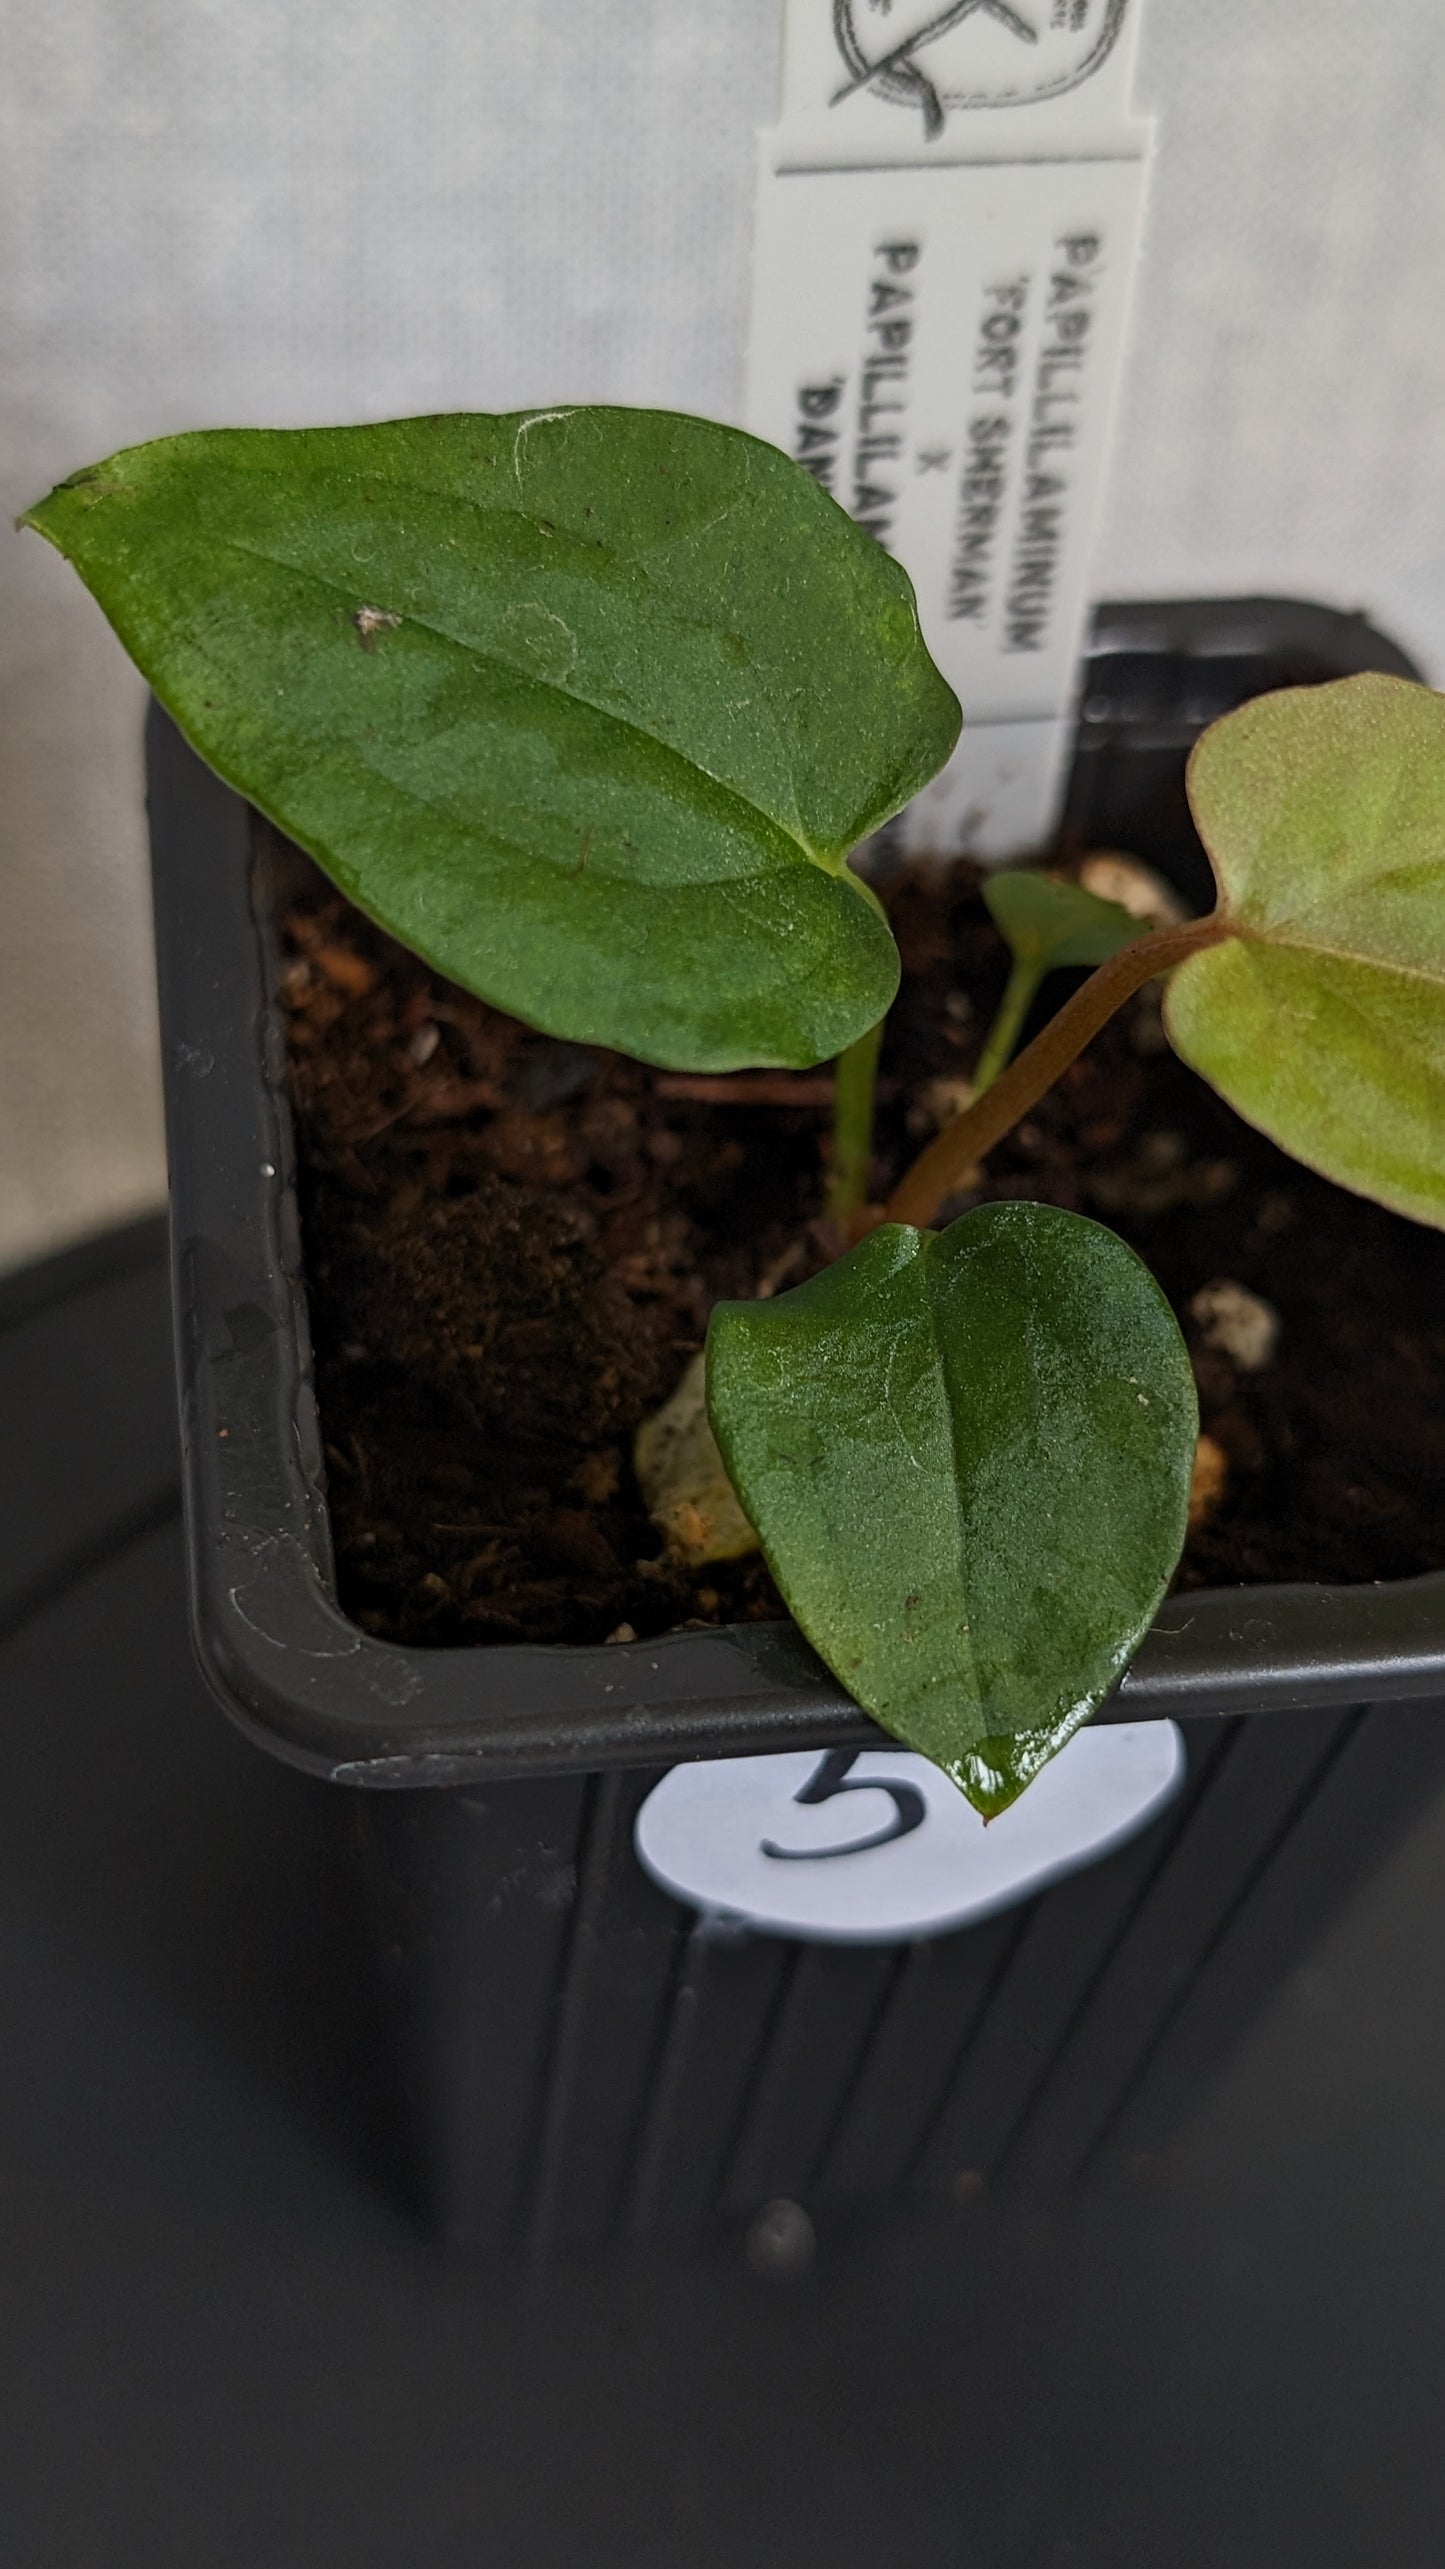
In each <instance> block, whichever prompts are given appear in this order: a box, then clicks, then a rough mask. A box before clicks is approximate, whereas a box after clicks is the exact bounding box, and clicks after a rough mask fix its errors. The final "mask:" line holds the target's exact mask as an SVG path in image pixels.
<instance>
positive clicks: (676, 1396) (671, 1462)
mask: <svg viewBox="0 0 1445 2569" xmlns="http://www.w3.org/2000/svg"><path fill="white" fill-rule="evenodd" d="M632 1460H633V1463H634V1466H635V1468H636V1472H637V1479H638V1484H639V1486H640V1488H641V1491H642V1495H643V1497H644V1499H645V1500H646V1502H647V1512H648V1515H649V1516H650V1517H651V1518H652V1521H653V1523H654V1525H656V1526H658V1527H660V1529H661V1531H662V1532H663V1534H665V1535H666V1537H667V1546H668V1550H669V1551H670V1552H672V1553H674V1554H675V1555H676V1556H677V1557H678V1558H679V1559H681V1560H683V1561H688V1562H692V1563H694V1564H697V1565H700V1564H701V1563H702V1562H704V1561H741V1560H744V1559H745V1558H746V1556H747V1555H748V1553H750V1552H756V1550H757V1548H758V1538H757V1535H756V1533H755V1532H754V1529H753V1528H752V1526H751V1525H749V1523H748V1520H747V1518H746V1517H745V1516H744V1514H743V1512H742V1509H741V1508H740V1507H739V1505H738V1500H737V1492H736V1491H735V1490H734V1488H733V1485H732V1483H731V1481H730V1480H729V1479H728V1476H727V1466H726V1464H725V1463H724V1461H723V1458H722V1456H721V1454H720V1453H719V1452H718V1449H717V1440H716V1438H715V1437H714V1435H713V1432H712V1429H711V1427H710V1426H709V1424H708V1415H707V1375H706V1359H705V1357H704V1356H702V1355H697V1356H694V1357H693V1359H692V1362H691V1364H690V1365H689V1366H688V1368H687V1371H686V1373H685V1374H684V1375H683V1378H682V1380H681V1382H680V1383H679V1384H678V1387H677V1389H676V1391H675V1392H674V1393H673V1395H672V1397H671V1399H670V1400H667V1401H664V1403H663V1405H662V1407H661V1409H660V1410H658V1411H657V1412H656V1413H655V1415H654V1416H653V1417H651V1418H649V1419H645V1420H644V1421H643V1424H642V1426H641V1427H639V1429H638V1431H637V1435H636V1438H635V1440H634V1443H633V1448H632Z"/></svg>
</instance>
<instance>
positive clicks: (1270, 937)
mask: <svg viewBox="0 0 1445 2569" xmlns="http://www.w3.org/2000/svg"><path fill="white" fill-rule="evenodd" d="M1222 917H1223V920H1224V922H1225V924H1227V926H1228V930H1229V934H1230V937H1232V938H1237V939H1238V941H1239V943H1240V944H1241V945H1242V946H1245V947H1250V946H1262V947H1263V948H1264V950H1265V952H1266V953H1269V952H1270V950H1271V949H1272V948H1275V947H1278V948H1280V949H1282V950H1283V951H1284V952H1285V953H1286V954H1306V955H1315V956H1318V957H1319V958H1320V959H1321V961H1323V962H1327V963H1349V964H1353V965H1354V966H1355V967H1356V969H1357V970H1358V971H1361V972H1380V973H1385V974H1387V975H1392V976H1394V977H1396V978H1398V979H1399V980H1401V981H1423V982H1424V984H1425V987H1426V988H1427V990H1437V991H1438V990H1441V989H1445V966H1442V969H1441V970H1440V971H1439V972H1429V971H1427V970H1426V969H1425V968H1424V967H1423V966H1422V965H1420V964H1411V963H1397V962H1394V961H1393V960H1392V961H1388V962H1387V961H1385V960H1383V959H1382V958H1381V957H1380V956H1379V955H1374V954H1357V953H1355V951H1354V949H1353V948H1352V947H1350V946H1338V945H1326V944H1324V943H1323V942H1322V940H1321V939H1320V938H1318V937H1307V936H1290V935H1288V934H1285V933H1283V932H1282V931H1281V930H1280V929H1278V928H1274V927H1270V928H1263V927H1255V926H1253V925H1251V924H1250V923H1249V922H1248V921H1246V920H1243V919H1241V918H1240V917H1239V916H1238V915H1237V914H1232V913H1230V912H1227V911H1226V912H1223V913H1222ZM1290 925H1291V922H1290V921H1288V920H1286V922H1285V928H1286V929H1288V927H1289V926H1290ZM1226 942H1227V940H1225V939H1221V940H1220V945H1221V946H1222V945H1224V944H1225V943H1226ZM1214 950H1215V949H1213V948H1211V947H1206V948H1205V949H1204V952H1205V953H1210V952H1213V951H1214ZM1194 960H1195V958H1194V957H1193V956H1187V957H1186V958H1185V965H1184V966H1183V967H1181V969H1187V966H1188V964H1189V963H1191V962H1193V961H1194Z"/></svg>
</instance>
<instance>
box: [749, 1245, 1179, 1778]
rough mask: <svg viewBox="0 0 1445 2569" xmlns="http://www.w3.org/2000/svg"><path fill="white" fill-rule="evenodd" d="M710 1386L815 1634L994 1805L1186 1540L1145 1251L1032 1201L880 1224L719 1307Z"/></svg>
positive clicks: (1086, 1686)
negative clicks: (757, 1293) (912, 1223)
mask: <svg viewBox="0 0 1445 2569" xmlns="http://www.w3.org/2000/svg"><path fill="white" fill-rule="evenodd" d="M708 1400H709V1408H710V1412H711V1416H712V1423H713V1429H714V1432H715V1434H716V1436H717V1440H718V1444H719V1446H720V1447H721V1449H722V1454H723V1458H724V1460H725V1462H726V1464H727V1468H728V1472H729V1474H730V1476H731V1479H732V1481H733V1483H734V1485H735V1487H736V1489H737V1493H738V1496H739V1498H740V1500H741V1501H742V1505H743V1507H744V1508H745V1510H746V1512H747V1514H748V1516H749V1517H750V1518H751V1520H752V1522H753V1524H754V1525H755V1526H756V1527H757V1529H758V1533H759V1536H760V1537H761V1540H762V1545H763V1550H764V1552H765V1553H766V1555H767V1558H768V1561H769V1564H770V1566H771V1568H772V1571H773V1575H774V1577H775V1578H776V1580H777V1583H778V1586H779V1587H780V1589H781V1590H782V1593H783V1595H784V1596H785V1597H786V1599H787V1601H788V1604H789V1605H790V1607H791V1608H792V1610H793V1613H794V1614H795V1615H796V1617H797V1619H798V1622H799V1623H800V1625H801V1626H802V1628H803V1630H804V1632H805V1633H806V1634H807V1636H808V1639H809V1640H810V1641H811V1642H812V1644H813V1646H814V1648H815V1649H816V1650H817V1651H818V1652H819V1653H820V1654H821V1656H822V1657H823V1658H824V1659H825V1660H826V1661H827V1663H828V1665H829V1667H830V1668H831V1669H832V1670H833V1672H834V1674H835V1675H836V1676H837V1677H838V1678H840V1679H841V1681H842V1683H843V1684H844V1685H845V1686H846V1687H847V1688H848V1690H849V1692H850V1693H851V1694H852V1695H854V1696H856V1698H857V1700H858V1702H859V1703H860V1704H863V1705H864V1706H866V1708H867V1710H868V1711H869V1712H871V1713H873V1714H875V1715H876V1717H877V1719H878V1720H879V1721H881V1722H883V1723H884V1724H886V1726H887V1728H888V1729H889V1730H891V1731H893V1732H895V1733H896V1735H897V1736H898V1737H899V1738H900V1739H904V1740H907V1741H908V1743H909V1744H910V1746H912V1747H914V1748H918V1749H921V1750H923V1752H924V1753H925V1755H927V1756H929V1757H931V1758H933V1759H935V1760H936V1761H937V1763H938V1764H939V1765H940V1766H942V1767H944V1768H945V1769H946V1770H947V1772H948V1773H949V1774H950V1775H952V1776H953V1777H954V1779H955V1781H956V1782H957V1783H959V1784H960V1785H961V1786H962V1788H963V1790H964V1791H965V1792H966V1793H967V1794H968V1797H969V1799H970V1800H971V1801H972V1802H973V1803H974V1804H975V1805H976V1807H977V1808H978V1809H979V1810H981V1811H984V1812H985V1813H991V1812H995V1811H1000V1810H1003V1809H1004V1808H1005V1807H1006V1806H1007V1804H1008V1803H1009V1802H1011V1801H1012V1800H1014V1798H1015V1797H1016V1795H1017V1794H1018V1793H1019V1792H1021V1791H1022V1789H1023V1787H1024V1785H1025V1784H1026V1783H1028V1781H1029V1780H1030V1778H1031V1777H1032V1776H1033V1775H1035V1774H1036V1773H1037V1772H1038V1770H1039V1768H1040V1767H1041V1766H1042V1765H1043V1764H1044V1762H1045V1760H1046V1759H1047V1758H1048V1757H1049V1756H1051V1755H1052V1754H1053V1752H1054V1750H1055V1749H1057V1748H1060V1747H1061V1746H1062V1745H1063V1743H1064V1741H1065V1740H1066V1739H1067V1738H1068V1737H1069V1735H1070V1733H1071V1732H1072V1731H1074V1730H1076V1729H1077V1728H1078V1726H1079V1724H1080V1723H1081V1722H1083V1721H1086V1720H1087V1718H1088V1716H1089V1714H1090V1713H1091V1712H1093V1711H1094V1709H1095V1707H1096V1706H1097V1705H1098V1704H1099V1702H1100V1701H1101V1699H1102V1698H1103V1696H1104V1695H1105V1694H1107V1692H1108V1691H1109V1689H1110V1687H1111V1686H1113V1685H1114V1683H1115V1682H1116V1680H1117V1679H1118V1678H1119V1676H1120V1675H1121V1674H1122V1672H1123V1670H1124V1668H1125V1666H1126V1665H1127V1663H1128V1660H1129V1658H1130V1656H1131V1654H1132V1652H1133V1651H1134V1649H1135V1648H1136V1646H1137V1644H1138V1643H1139V1641H1140V1640H1141V1638H1142V1636H1143V1634H1144V1633H1145V1631H1146V1630H1147V1628H1148V1626H1149V1623H1150V1621H1151V1619H1152V1617H1153V1614H1154V1611H1155V1608H1156V1607H1157V1605H1158V1604H1159V1601H1160V1599H1161V1597H1162V1596H1163V1594H1164V1591H1165V1588H1166V1586H1167V1585H1168V1581H1169V1578H1170V1574H1171V1572H1172V1571H1173V1568H1174V1565H1175V1563H1176V1561H1177V1559H1178V1557H1179V1552H1180V1549H1181V1547H1182V1545H1183V1541H1184V1529H1185V1521H1186V1517H1187V1513H1188V1504H1189V1478H1190V1470H1191V1466H1192V1463H1193V1458H1194V1447H1195V1440H1196V1436H1197V1433H1198V1407H1197V1402H1196V1399H1195V1391H1194V1381H1193V1376H1192V1375H1191V1373H1190V1369H1189V1360H1188V1356H1187V1354H1186V1352H1185V1348H1184V1343H1183V1340H1182V1338H1181V1337H1180V1334H1179V1329H1178V1325H1177V1323H1176V1322H1175V1319H1174V1316H1173V1313H1172V1312H1171V1311H1170V1309H1169V1306H1168V1304H1167V1303H1166V1302H1165V1300H1164V1297H1163V1295H1162V1294H1161V1292H1160V1290H1159V1288H1158V1286H1157V1285H1156V1284H1155V1282H1154V1280H1153V1278H1152V1276H1151V1275H1150V1274H1149V1272H1148V1270H1147V1268H1145V1267H1144V1266H1143V1265H1142V1264H1141V1263H1140V1261H1139V1259H1137V1258H1136V1257H1135V1255H1134V1253H1133V1251H1132V1250H1131V1249H1128V1248H1126V1247H1125V1245H1124V1243H1123V1242H1122V1241H1121V1240H1118V1239H1116V1238H1115V1236H1114V1234H1113V1233H1112V1232H1111V1231H1106V1230H1104V1229H1103V1228H1102V1227H1101V1226H1100V1225H1099V1224H1098V1223H1095V1222H1086V1221H1084V1220H1083V1219H1082V1218H1081V1217H1080V1216H1079V1215H1077V1214H1072V1213H1062V1212H1059V1211H1057V1210H1056V1209H1055V1208H1054V1207H1052V1206H1049V1205H1039V1204H990V1205H984V1206H981V1207H980V1208H979V1209H978V1210H977V1211H975V1212H972V1213H966V1214H964V1215H963V1217H962V1219H961V1220H959V1221H957V1222H955V1223H953V1224H951V1225H950V1227H949V1228H948V1229H947V1230H946V1231H942V1232H930V1231H915V1230H912V1229H910V1228H908V1227H906V1226H904V1225H901V1224H890V1225H888V1226H886V1227H885V1228H883V1229H882V1230H879V1231H875V1232H874V1233H873V1234H872V1236H871V1237H870V1238H869V1239H867V1240H865V1241H864V1242H863V1244H862V1246H861V1248H857V1249H854V1250H853V1251H852V1252H851V1253H850V1255H849V1256H848V1257H846V1258H844V1259H842V1260H841V1261H840V1262H839V1264H838V1265H837V1266H834V1267H830V1268H829V1269H828V1270H827V1271H826V1273H824V1274H823V1275H820V1276H816V1277H814V1278H813V1280H812V1281H811V1282H810V1283H808V1284H805V1285H800V1286H798V1287H797V1288H796V1290H795V1291H793V1292H791V1293H784V1294H779V1295H778V1296H777V1297H776V1298H775V1299H774V1300H773V1301H770V1302H748V1303H743V1302H733V1303H723V1304H721V1305H719V1307H718V1309H717V1310H716V1311H715V1312H714V1314H713V1319H712V1327H711V1330H710V1333H709V1337H708Z"/></svg>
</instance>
